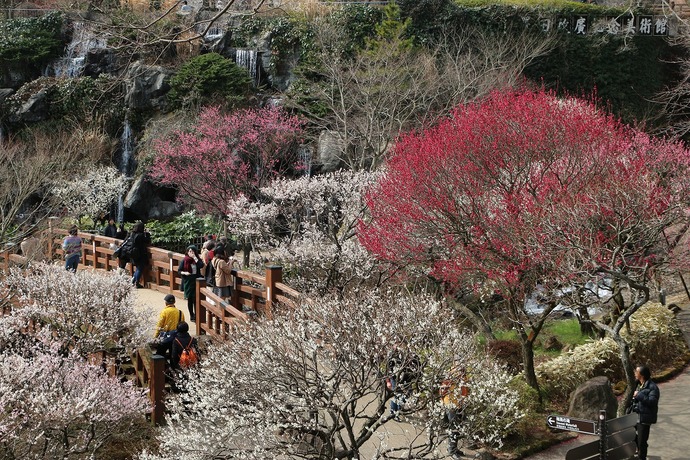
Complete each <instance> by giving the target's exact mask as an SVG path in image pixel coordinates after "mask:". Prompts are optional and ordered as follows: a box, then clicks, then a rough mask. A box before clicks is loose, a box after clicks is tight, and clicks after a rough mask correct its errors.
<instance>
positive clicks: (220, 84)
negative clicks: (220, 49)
mask: <svg viewBox="0 0 690 460" xmlns="http://www.w3.org/2000/svg"><path fill="white" fill-rule="evenodd" d="M250 85H251V79H250V78H249V75H247V71H246V70H245V69H243V68H241V67H239V66H237V64H235V63H234V62H232V61H230V60H229V59H226V58H224V57H223V56H221V55H220V54H218V53H208V54H202V55H200V56H196V57H193V58H192V59H190V60H189V61H187V62H186V63H185V64H184V65H183V66H182V68H181V69H180V70H179V72H177V74H176V75H175V76H174V77H172V78H171V79H170V92H169V93H168V102H169V103H170V106H171V108H173V109H176V108H189V107H199V106H202V105H206V104H218V103H219V102H220V101H224V102H225V103H226V104H227V105H228V106H231V107H234V106H239V105H242V104H243V103H244V102H245V101H246V97H247V95H248V93H249V89H250Z"/></svg>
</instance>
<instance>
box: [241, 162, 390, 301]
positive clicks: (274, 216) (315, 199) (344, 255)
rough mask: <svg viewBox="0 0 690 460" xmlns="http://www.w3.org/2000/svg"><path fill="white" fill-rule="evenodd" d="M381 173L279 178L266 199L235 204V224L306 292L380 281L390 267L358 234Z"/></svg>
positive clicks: (340, 289)
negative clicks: (374, 255) (375, 256)
mask: <svg viewBox="0 0 690 460" xmlns="http://www.w3.org/2000/svg"><path fill="white" fill-rule="evenodd" d="M378 177H379V174H378V173H369V172H352V171H340V172H335V173H330V174H325V175H321V176H317V177H306V176H305V177H302V178H298V179H285V178H282V179H277V180H275V181H274V182H272V183H271V185H269V186H268V187H264V188H262V189H261V197H262V199H261V201H260V202H251V201H249V200H247V199H246V198H244V197H239V198H238V199H236V200H234V201H232V202H231V203H230V204H229V213H228V220H229V222H230V223H229V230H230V231H231V232H232V233H233V234H235V235H238V236H239V237H240V238H241V239H247V240H249V241H251V242H252V244H253V245H254V247H255V249H258V250H259V251H261V250H262V249H263V250H266V251H268V252H269V257H270V259H271V260H272V261H274V262H277V263H280V264H282V265H283V266H284V267H285V274H286V275H285V276H286V279H289V282H290V283H291V285H292V286H294V287H295V288H296V289H299V290H301V291H302V292H316V293H325V292H338V293H340V294H341V295H342V294H343V293H344V291H345V290H346V289H347V288H349V287H351V286H357V285H360V284H362V283H367V282H369V283H370V284H374V285H376V284H378V283H380V281H381V279H382V278H383V276H384V272H383V271H381V270H378V266H379V263H378V262H375V261H374V260H372V258H371V257H370V256H369V254H368V253H367V251H366V250H365V249H364V248H363V247H362V245H361V244H360V243H359V241H358V239H357V238H356V227H357V223H358V222H359V221H360V219H362V218H363V217H364V216H365V215H366V209H367V208H366V205H365V203H364V200H363V195H364V193H365V191H366V190H367V188H368V187H369V186H371V185H372V184H373V183H374V182H375V181H376V180H377V178H378Z"/></svg>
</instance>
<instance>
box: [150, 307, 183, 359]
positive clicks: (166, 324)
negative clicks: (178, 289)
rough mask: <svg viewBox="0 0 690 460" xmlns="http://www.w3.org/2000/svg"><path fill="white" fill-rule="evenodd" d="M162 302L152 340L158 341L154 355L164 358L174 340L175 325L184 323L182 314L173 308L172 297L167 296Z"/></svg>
mask: <svg viewBox="0 0 690 460" xmlns="http://www.w3.org/2000/svg"><path fill="white" fill-rule="evenodd" d="M163 300H165V308H164V309H163V310H162V311H161V312H160V314H159V315H158V323H156V333H155V334H154V338H156V339H158V343H157V345H156V354H159V355H161V356H166V353H169V352H170V350H171V347H172V343H173V341H174V340H175V333H176V331H177V325H178V324H180V323H181V322H183V321H184V313H182V311H181V310H178V309H177V307H175V300H176V299H175V296H174V295H172V294H168V295H166V296H165V298H164V299H163Z"/></svg>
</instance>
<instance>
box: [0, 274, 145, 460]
mask: <svg viewBox="0 0 690 460" xmlns="http://www.w3.org/2000/svg"><path fill="white" fill-rule="evenodd" d="M3 281H4V283H3V286H2V287H0V298H1V299H3V300H2V307H3V308H2V311H3V312H4V314H3V315H2V316H0V458H8V459H9V458H26V459H54V458H65V459H68V458H69V459H91V458H104V457H101V455H102V454H103V452H105V451H108V452H110V451H109V449H110V447H111V443H115V444H120V445H121V444H123V443H125V440H127V441H126V442H127V443H130V444H129V445H131V446H135V445H140V444H137V440H138V439H139V437H140V436H146V433H147V428H146V426H147V424H146V423H145V421H144V420H145V418H144V414H145V412H146V410H147V409H150V403H149V401H148V398H147V397H146V395H145V393H144V392H143V391H142V390H140V389H136V388H134V387H133V386H132V385H131V383H128V382H124V383H123V382H121V381H120V377H119V376H111V375H108V374H107V373H106V372H105V371H104V369H103V368H102V367H101V363H100V362H99V361H96V362H93V361H92V360H90V358H93V354H94V353H95V352H99V351H104V350H105V351H108V352H110V353H112V355H111V356H112V359H121V358H123V357H124V355H125V354H126V353H128V350H131V348H132V347H135V346H141V345H143V344H144V343H145V336H146V335H145V334H146V328H147V327H148V326H150V325H149V324H147V316H146V315H145V313H143V312H141V313H140V312H137V311H136V310H135V309H134V299H133V292H134V290H133V289H132V286H131V284H130V283H129V281H128V279H127V278H126V277H125V276H123V275H119V274H115V273H104V272H93V271H87V270H83V271H79V272H77V273H72V272H68V271H66V270H64V268H63V267H62V266H61V265H49V264H42V263H37V264H31V265H29V267H28V268H26V269H19V268H12V269H11V270H10V271H9V273H7V274H6V276H5V278H4V280H3ZM10 306H11V307H10ZM8 307H9V308H8ZM134 426H136V428H133V427H134ZM139 449H140V447H139ZM133 450H137V449H133ZM109 458H113V457H109Z"/></svg>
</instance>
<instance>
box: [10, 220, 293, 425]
mask: <svg viewBox="0 0 690 460" xmlns="http://www.w3.org/2000/svg"><path fill="white" fill-rule="evenodd" d="M67 234H68V231H67V230H64V229H55V228H49V229H48V230H47V231H46V236H47V241H48V242H47V245H46V246H47V247H46V257H47V258H48V260H53V259H55V258H58V257H60V258H62V257H64V251H63V250H62V239H63V238H64V237H65V236H67ZM78 236H80V237H81V238H82V239H83V241H84V243H83V244H82V257H81V261H80V264H79V268H80V269H85V268H91V269H92V270H104V271H112V270H116V269H117V268H118V261H117V258H116V257H115V256H114V252H115V251H114V249H111V245H112V244H114V245H119V244H121V243H122V240H119V239H117V238H110V237H107V236H101V235H94V234H92V233H85V232H79V233H78ZM147 252H148V255H149V261H150V264H149V266H148V267H147V269H146V270H145V272H144V275H143V277H142V280H141V282H142V284H144V285H145V286H146V287H148V288H150V289H155V290H157V291H160V292H165V293H173V292H174V291H178V290H180V288H181V284H182V278H181V276H180V274H179V273H178V270H177V268H178V265H179V263H180V261H181V260H182V259H184V254H180V253H177V252H171V251H167V250H165V249H161V248H156V247H149V248H148V250H147ZM26 263H27V259H26V258H25V257H23V256H22V255H19V254H16V253H13V252H11V251H10V250H5V251H0V268H3V269H5V270H8V269H9V267H10V266H11V265H26ZM129 270H130V273H133V272H134V267H132V266H130V267H129ZM282 273H283V272H282V267H280V266H267V267H266V273H265V274H264V275H260V274H257V273H253V272H250V271H246V270H232V279H233V289H232V295H231V297H230V301H229V302H226V301H225V300H223V299H221V298H220V297H218V296H217V295H215V294H214V293H213V291H212V290H211V289H209V288H208V287H206V280H205V279H203V278H198V279H197V285H196V287H195V288H196V312H197V314H196V333H197V335H208V336H210V337H212V338H213V339H216V340H226V339H227V338H228V336H229V334H231V333H232V330H233V328H234V327H236V326H237V325H241V324H246V323H247V322H248V321H249V319H250V318H251V317H252V314H251V313H248V312H247V310H249V311H250V312H254V314H262V315H265V316H269V317H270V316H271V315H272V310H273V305H274V304H275V303H276V302H281V303H285V304H287V305H290V306H292V307H297V304H298V303H297V302H298V300H299V299H300V298H302V295H301V294H300V293H299V291H297V290H295V289H292V288H291V287H289V286H288V285H286V284H284V283H283V282H282ZM132 361H133V363H134V368H135V374H136V382H137V385H139V386H142V387H148V388H149V397H150V398H151V402H152V404H153V411H152V413H151V421H152V423H154V424H156V423H160V422H161V421H162V420H163V408H164V406H163V392H164V388H165V375H164V370H165V358H163V357H162V356H158V355H152V354H151V351H150V350H148V349H147V348H141V349H136V350H134V352H133V353H132Z"/></svg>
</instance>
